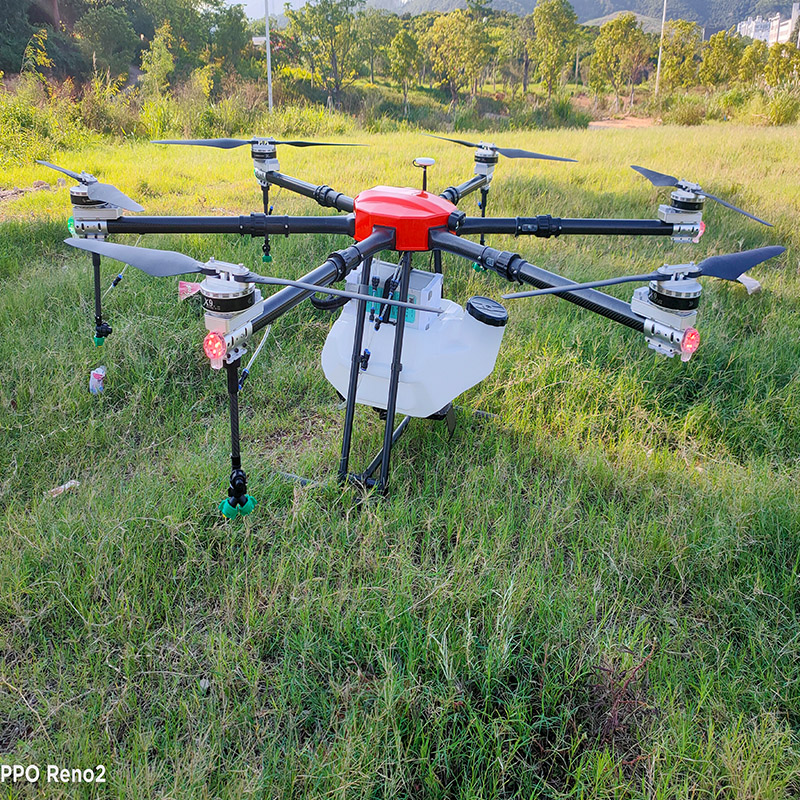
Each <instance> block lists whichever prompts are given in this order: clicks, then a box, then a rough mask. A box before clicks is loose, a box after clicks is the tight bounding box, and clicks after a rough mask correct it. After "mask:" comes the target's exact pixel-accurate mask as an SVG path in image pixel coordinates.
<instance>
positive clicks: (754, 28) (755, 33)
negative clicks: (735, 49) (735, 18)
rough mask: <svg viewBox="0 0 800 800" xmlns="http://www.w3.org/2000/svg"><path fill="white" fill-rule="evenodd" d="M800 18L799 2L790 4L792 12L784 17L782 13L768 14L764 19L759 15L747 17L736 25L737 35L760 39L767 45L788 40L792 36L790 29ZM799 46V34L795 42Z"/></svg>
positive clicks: (791, 29) (792, 28) (793, 27)
mask: <svg viewBox="0 0 800 800" xmlns="http://www.w3.org/2000/svg"><path fill="white" fill-rule="evenodd" d="M798 19H800V3H793V4H792V14H791V16H789V17H784V16H783V15H782V14H780V13H778V14H770V15H769V16H768V17H767V18H766V19H765V18H764V17H762V16H761V15H759V16H757V17H755V18H753V17H748V18H747V19H746V20H744V21H743V22H740V23H739V24H738V25H737V26H736V32H737V33H738V34H739V36H748V37H750V38H751V39H760V40H761V41H762V42H766V43H767V44H768V45H770V46H772V45H773V44H776V43H780V44H783V43H784V42H788V41H789V39H790V38H791V36H792V31H793V30H794V29H795V26H796V25H797V21H798ZM796 44H797V45H798V47H800V36H798V41H797V42H796Z"/></svg>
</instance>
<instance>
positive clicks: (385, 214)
mask: <svg viewBox="0 0 800 800" xmlns="http://www.w3.org/2000/svg"><path fill="white" fill-rule="evenodd" d="M353 205H354V211H355V216H356V225H355V239H356V241H358V242H361V241H363V240H364V239H366V238H367V237H368V236H369V235H370V234H371V233H372V232H373V230H374V229H375V228H376V227H381V228H393V229H394V231H395V250H398V251H400V252H406V251H417V252H420V251H425V250H428V249H429V242H428V234H429V232H430V231H431V229H432V228H441V227H443V226H445V225H447V220H448V218H449V217H450V215H451V214H452V213H453V212H454V211H456V207H455V206H454V205H453V204H452V203H451V202H450V201H449V200H445V199H444V198H443V197H439V196H438V195H435V194H431V193H430V192H423V191H420V190H419V189H411V188H408V187H404V188H401V187H398V186H375V187H374V188H372V189H367V190H366V191H364V192H361V194H359V195H357V196H356V198H355V201H354V204H353Z"/></svg>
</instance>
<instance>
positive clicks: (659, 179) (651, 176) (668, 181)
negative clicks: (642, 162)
mask: <svg viewBox="0 0 800 800" xmlns="http://www.w3.org/2000/svg"><path fill="white" fill-rule="evenodd" d="M631 169H635V170H636V171H637V172H638V173H639V174H640V175H644V177H645V178H647V180H649V181H650V183H652V184H653V186H677V185H678V183H679V181H678V179H677V178H673V177H672V175H664V173H663V172H656V171H655V170H652V169H647V167H634V166H633V165H631Z"/></svg>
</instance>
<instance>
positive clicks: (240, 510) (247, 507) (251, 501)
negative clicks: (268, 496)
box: [219, 494, 256, 519]
mask: <svg viewBox="0 0 800 800" xmlns="http://www.w3.org/2000/svg"><path fill="white" fill-rule="evenodd" d="M245 497H246V498H247V502H246V503H245V504H244V505H243V506H233V505H231V499H230V497H226V498H225V499H224V500H223V501H222V502H221V503H220V504H219V511H220V514H222V516H223V517H225V518H226V519H236V517H246V516H247V515H248V514H252V513H253V511H255V507H256V499H255V497H253V496H252V495H249V494H248V495H245Z"/></svg>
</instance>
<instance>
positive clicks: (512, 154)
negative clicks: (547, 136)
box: [422, 133, 577, 163]
mask: <svg viewBox="0 0 800 800" xmlns="http://www.w3.org/2000/svg"><path fill="white" fill-rule="evenodd" d="M422 135H423V136H430V137H431V138H433V139H444V141H445V142H454V143H455V144H460V145H463V146H464V147H473V148H475V147H483V148H486V149H487V150H494V151H495V152H497V153H500V155H501V156H505V157H506V158H540V159H543V160H545V161H571V162H573V163H577V161H576V159H574V158H562V157H561V156H546V155H543V154H542V153H532V152H531V151H530V150H518V149H517V148H515V147H497V146H496V145H493V144H486V143H485V142H477V143H476V142H467V141H465V140H464V139H449V138H448V137H447V136H436V135H435V134H433V133H423V134H422Z"/></svg>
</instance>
